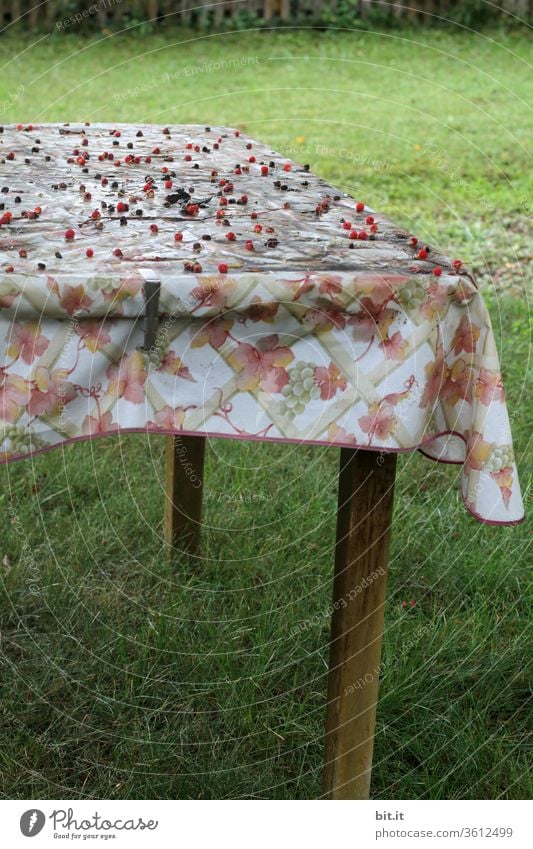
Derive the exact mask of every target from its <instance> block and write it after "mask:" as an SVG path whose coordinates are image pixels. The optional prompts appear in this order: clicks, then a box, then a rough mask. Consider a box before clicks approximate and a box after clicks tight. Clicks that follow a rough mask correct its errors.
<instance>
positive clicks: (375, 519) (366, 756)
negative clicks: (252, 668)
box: [324, 448, 396, 799]
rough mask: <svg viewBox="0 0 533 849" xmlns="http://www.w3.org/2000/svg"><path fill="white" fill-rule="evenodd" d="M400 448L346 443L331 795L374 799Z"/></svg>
mask: <svg viewBox="0 0 533 849" xmlns="http://www.w3.org/2000/svg"><path fill="white" fill-rule="evenodd" d="M395 472H396V455H395V454H384V453H379V452H377V451H356V450H353V449H351V448H341V457H340V473H339V506H338V514H337V544H336V551H335V577H334V583H333V613H332V618H331V644H330V666H329V679H328V706H327V717H326V745H325V765H324V796H325V798H327V799H368V797H369V793H370V772H371V768H372V750H373V746H374V730H375V724H376V707H377V698H378V683H379V666H380V658H381V639H382V634H383V608H384V603H385V588H386V584H387V568H388V556H389V541H390V532H391V520H392V503H393V493H394V477H395Z"/></svg>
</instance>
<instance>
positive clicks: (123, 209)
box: [93, 200, 129, 217]
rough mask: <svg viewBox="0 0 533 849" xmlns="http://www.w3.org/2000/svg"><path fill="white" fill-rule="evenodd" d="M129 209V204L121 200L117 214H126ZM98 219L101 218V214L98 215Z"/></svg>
mask: <svg viewBox="0 0 533 849" xmlns="http://www.w3.org/2000/svg"><path fill="white" fill-rule="evenodd" d="M128 209H129V206H128V204H127V203H124V201H121V200H119V202H118V203H117V212H126V211H127V210H128ZM93 215H94V213H93ZM98 217H100V214H98Z"/></svg>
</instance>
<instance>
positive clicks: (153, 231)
mask: <svg viewBox="0 0 533 849" xmlns="http://www.w3.org/2000/svg"><path fill="white" fill-rule="evenodd" d="M150 230H151V232H152V233H158V232H159V227H158V226H157V224H150Z"/></svg>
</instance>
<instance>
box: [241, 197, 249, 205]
mask: <svg viewBox="0 0 533 849" xmlns="http://www.w3.org/2000/svg"><path fill="white" fill-rule="evenodd" d="M241 203H248V195H241Z"/></svg>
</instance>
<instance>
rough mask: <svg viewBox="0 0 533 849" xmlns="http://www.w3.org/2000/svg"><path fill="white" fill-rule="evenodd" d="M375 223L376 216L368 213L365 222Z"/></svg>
mask: <svg viewBox="0 0 533 849" xmlns="http://www.w3.org/2000/svg"><path fill="white" fill-rule="evenodd" d="M373 223H374V216H373V215H367V216H366V218H365V224H373Z"/></svg>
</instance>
